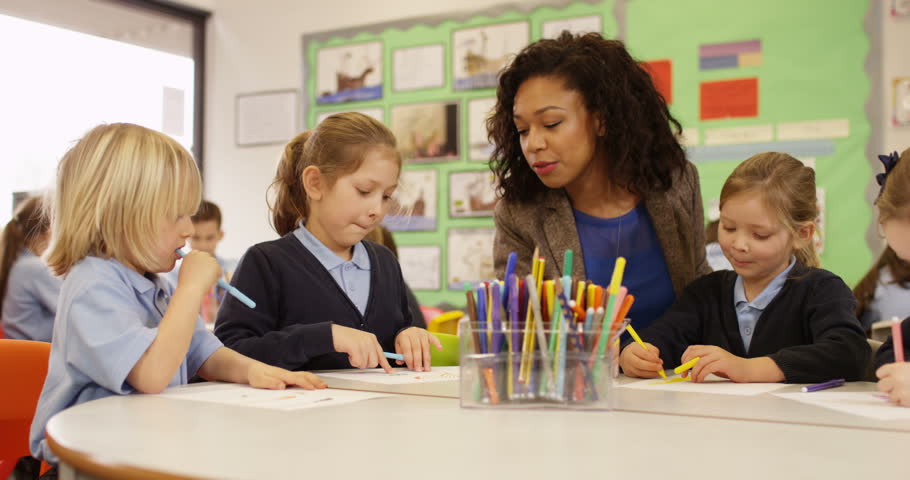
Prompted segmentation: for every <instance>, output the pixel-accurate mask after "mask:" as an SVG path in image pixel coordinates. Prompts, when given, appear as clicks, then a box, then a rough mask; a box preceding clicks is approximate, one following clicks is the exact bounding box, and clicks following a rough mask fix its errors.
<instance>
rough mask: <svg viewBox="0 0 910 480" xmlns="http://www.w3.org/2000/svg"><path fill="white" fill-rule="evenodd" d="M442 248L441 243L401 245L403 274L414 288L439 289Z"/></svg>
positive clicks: (399, 254)
mask: <svg viewBox="0 0 910 480" xmlns="http://www.w3.org/2000/svg"><path fill="white" fill-rule="evenodd" d="M441 261H442V249H441V248H439V245H420V246H400V247H398V262H399V263H400V264H401V275H402V276H403V277H404V281H405V282H407V284H408V286H409V287H411V288H412V289H414V290H439V288H440V284H441V282H440V272H439V268H440V265H441Z"/></svg>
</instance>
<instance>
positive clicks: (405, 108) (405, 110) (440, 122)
mask: <svg viewBox="0 0 910 480" xmlns="http://www.w3.org/2000/svg"><path fill="white" fill-rule="evenodd" d="M389 128H391V129H392V133H394V134H395V138H397V139H398V150H399V151H400V152H401V155H402V157H403V159H404V161H405V162H452V161H456V160H458V159H459V156H458V143H459V141H460V138H459V136H458V102H437V103H418V104H412V105H395V106H393V107H392V109H391V115H390V119H389Z"/></svg>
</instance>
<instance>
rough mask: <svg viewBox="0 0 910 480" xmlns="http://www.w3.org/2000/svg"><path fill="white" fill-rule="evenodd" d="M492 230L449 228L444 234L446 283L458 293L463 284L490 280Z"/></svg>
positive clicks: (491, 275)
mask: <svg viewBox="0 0 910 480" xmlns="http://www.w3.org/2000/svg"><path fill="white" fill-rule="evenodd" d="M493 232H494V229H492V228H453V229H449V232H448V237H449V238H448V248H447V252H446V253H447V257H448V258H447V266H448V269H447V271H448V274H447V278H446V284H447V285H448V287H449V290H462V289H463V288H464V283H465V282H471V283H475V282H481V281H486V280H490V279H492V278H493Z"/></svg>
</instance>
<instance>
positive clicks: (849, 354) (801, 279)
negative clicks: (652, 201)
mask: <svg viewBox="0 0 910 480" xmlns="http://www.w3.org/2000/svg"><path fill="white" fill-rule="evenodd" d="M817 208H818V207H817V206H816V199H815V172H814V171H813V170H812V169H811V168H808V167H805V166H803V164H802V163H800V162H799V161H798V160H796V159H795V158H793V157H791V156H789V155H787V154H783V153H763V154H759V155H755V156H753V157H751V158H749V159H748V160H746V161H745V162H743V163H741V164H740V165H739V166H738V167H736V169H735V170H734V171H733V173H732V174H731V175H730V178H728V179H727V181H726V182H725V183H724V186H723V189H722V190H721V194H720V231H719V233H718V236H719V241H720V245H721V248H723V251H724V254H725V255H726V256H727V259H728V260H730V263H731V264H733V268H734V270H735V271H729V270H724V271H719V272H714V273H711V274H709V275H705V276H704V277H701V278H699V279H698V280H696V281H694V282H692V284H690V285H689V286H687V287H686V289H685V291H684V293H683V295H682V296H681V297H680V298H679V299H678V300H677V301H676V303H674V305H673V306H672V307H671V308H670V310H669V311H668V312H667V313H666V314H665V315H664V316H663V317H661V318H660V319H659V320H658V321H657V322H655V323H654V324H653V325H652V326H651V327H649V328H647V329H645V330H644V331H642V332H641V337H642V339H644V340H645V341H647V342H649V343H650V345H651V346H650V347H649V350H647V351H646V350H644V349H643V348H642V347H641V346H639V345H637V344H630V345H628V346H627V347H625V349H624V350H623V351H622V353H621V355H620V365H621V366H622V368H623V370H624V372H625V373H626V374H627V375H630V376H636V377H655V376H657V371H658V370H659V369H661V368H672V367H675V366H676V365H679V364H680V363H684V362H687V361H689V360H691V359H693V358H695V357H701V360H699V362H698V363H697V364H696V365H695V367H694V368H693V369H692V371H691V376H692V380H693V381H696V382H700V381H703V380H704V379H705V377H707V376H708V375H709V374H712V373H713V374H715V375H718V376H722V377H726V378H729V379H730V380H732V381H734V382H788V383H809V382H818V381H824V380H831V379H834V378H845V379H847V380H859V379H860V378H861V377H862V375H863V371H864V370H865V367H866V365H867V362H868V361H869V356H870V349H869V345H868V344H867V343H866V338H865V336H864V335H863V331H862V329H861V328H860V326H859V321H857V319H856V317H855V316H854V313H853V312H854V308H855V307H856V301H855V300H854V298H853V294H852V293H851V292H850V289H849V288H847V286H846V285H845V284H844V282H843V280H841V279H840V278H839V277H837V276H836V275H834V274H833V273H831V272H828V271H826V270H822V269H820V268H816V267H817V266H818V257H817V256H816V254H815V250H814V246H813V241H812V234H813V232H814V228H815V224H814V223H813V222H814V219H815V218H816V214H817Z"/></svg>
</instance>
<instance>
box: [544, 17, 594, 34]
mask: <svg viewBox="0 0 910 480" xmlns="http://www.w3.org/2000/svg"><path fill="white" fill-rule="evenodd" d="M542 30H543V32H542V35H541V36H542V37H543V38H556V37H558V36H559V34H561V33H562V32H563V30H568V31H569V33H575V34H581V33H590V32H594V33H601V19H600V15H591V16H589V17H575V18H563V19H560V20H550V21H549V22H543V28H542Z"/></svg>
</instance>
